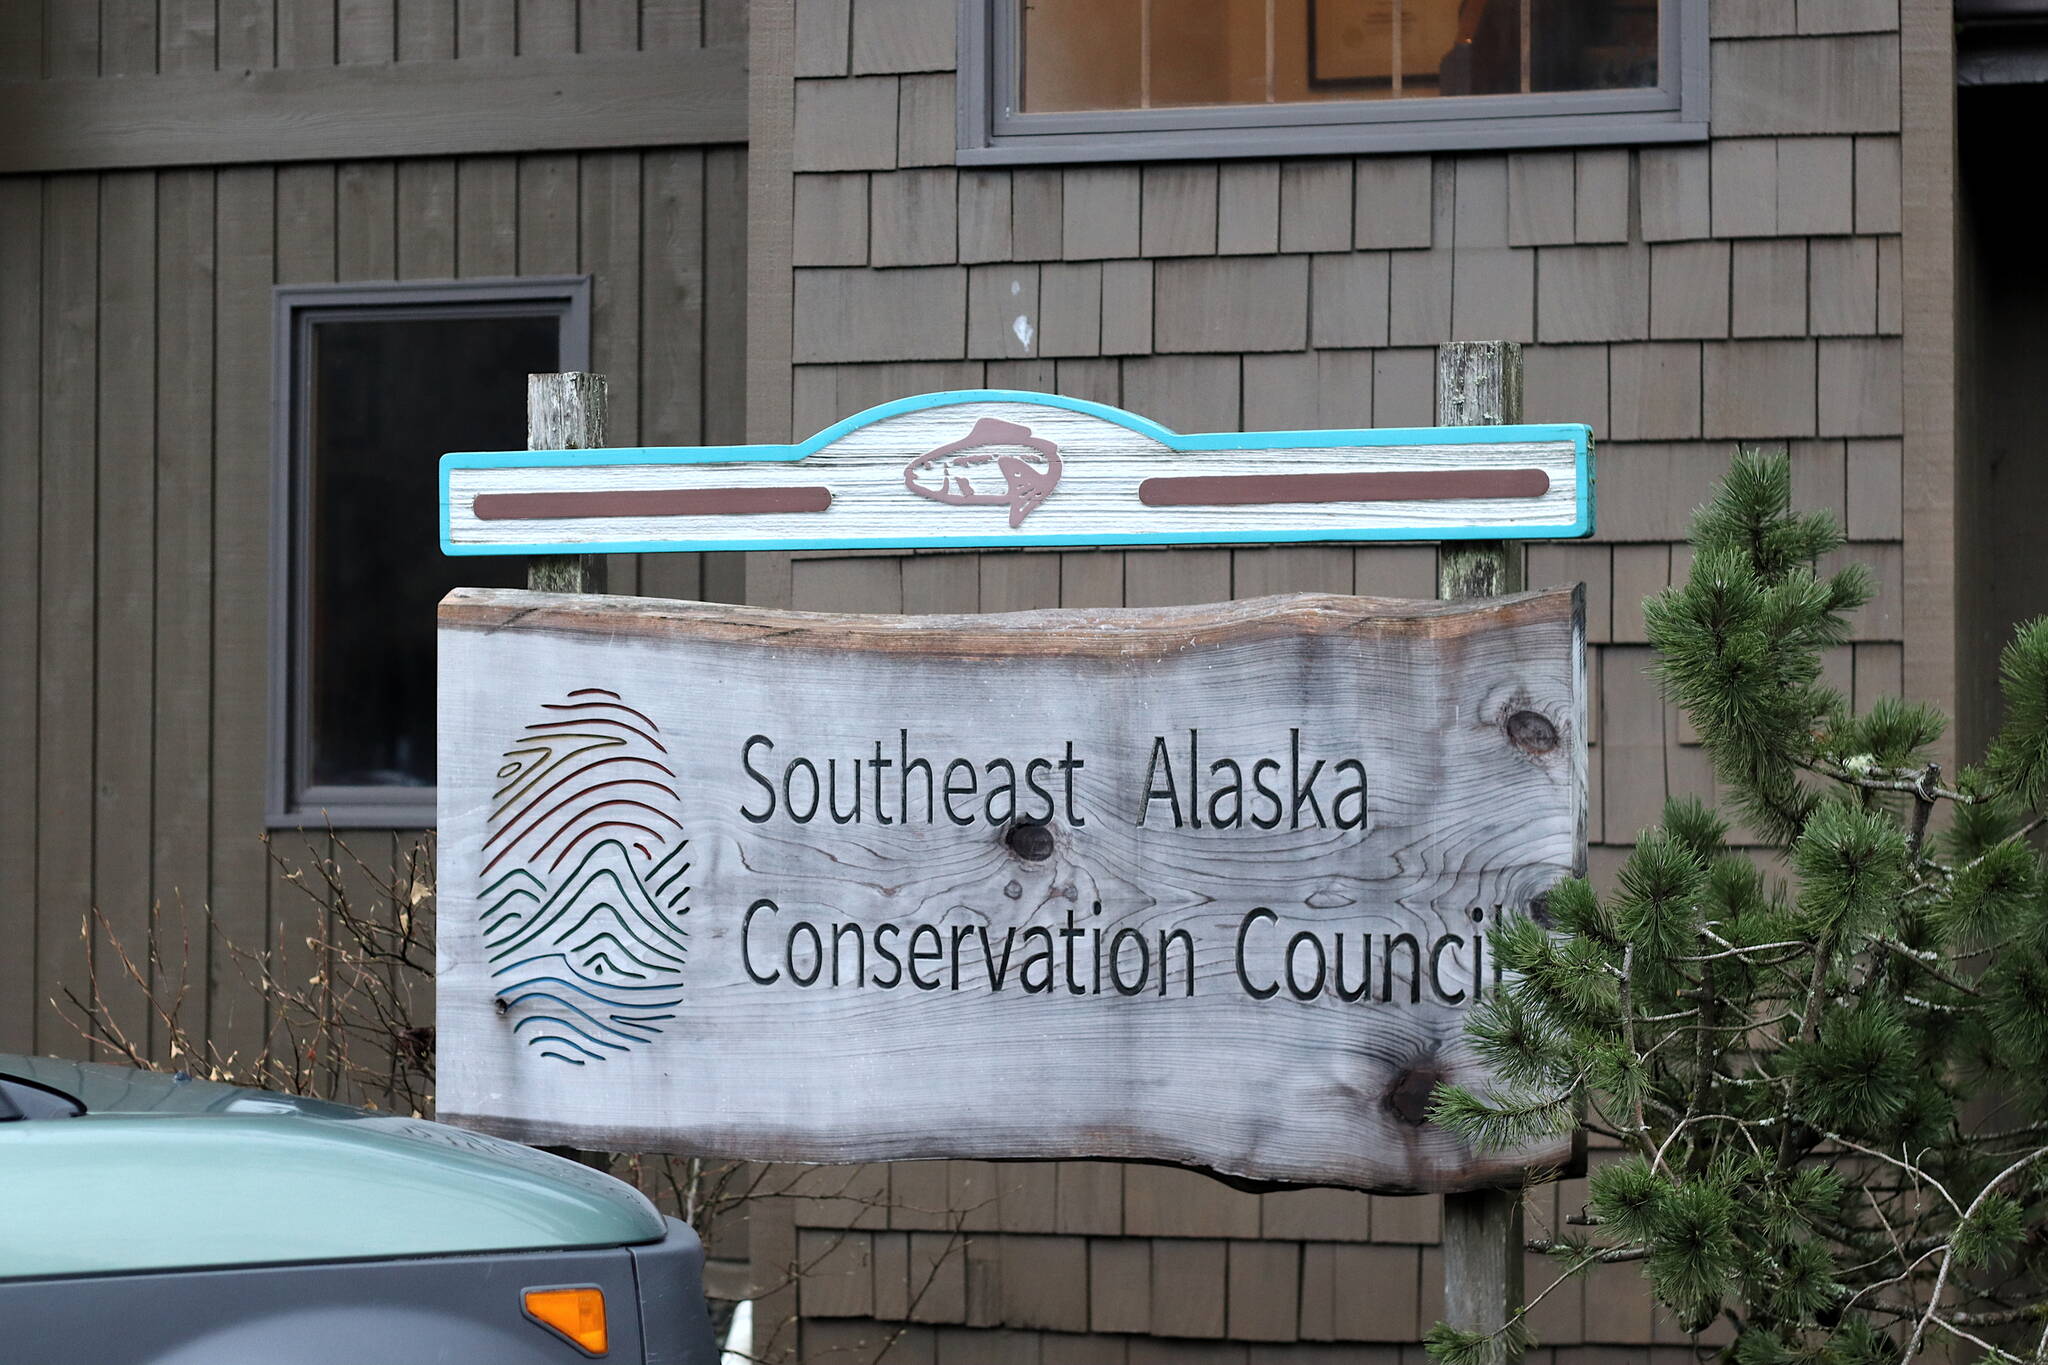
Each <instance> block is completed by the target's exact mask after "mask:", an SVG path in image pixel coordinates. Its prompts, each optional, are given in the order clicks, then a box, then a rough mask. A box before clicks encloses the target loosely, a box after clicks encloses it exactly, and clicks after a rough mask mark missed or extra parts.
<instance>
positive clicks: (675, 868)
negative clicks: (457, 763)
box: [481, 687, 690, 1066]
mask: <svg viewBox="0 0 2048 1365" xmlns="http://www.w3.org/2000/svg"><path fill="white" fill-rule="evenodd" d="M541 709H542V710H543V711H544V712H546V713H547V716H546V718H545V719H542V720H538V721H535V722H533V723H532V724H530V725H527V726H526V727H525V728H524V729H522V730H521V731H520V733H519V737H518V738H517V739H516V740H514V741H513V743H512V746H511V747H510V748H508V749H506V750H505V752H504V755H503V762H502V763H501V765H500V766H499V768H498V787H497V790H496V791H495V792H493V793H492V797H491V807H492V808H491V813H490V822H489V825H490V827H489V833H488V835H487V837H486V838H485V840H484V867H483V877H482V880H483V883H484V891H483V896H482V897H481V899H482V901H483V904H484V909H483V925H482V927H483V940H484V955H485V959H486V961H487V962H488V964H489V965H490V968H491V975H492V978H493V982H494V985H495V993H496V996H497V999H498V1007H499V1009H500V1011H501V1012H503V1013H506V1014H509V1015H511V1016H513V1024H512V1028H513V1032H514V1034H515V1036H517V1037H519V1038H520V1039H522V1040H523V1041H524V1042H525V1043H526V1044H527V1046H528V1047H531V1048H533V1049H534V1050H535V1051H536V1052H538V1053H539V1054H540V1055H541V1056H543V1057H549V1058H553V1059H554V1060H556V1061H559V1062H566V1063H568V1064H569V1065H571V1066H586V1065H588V1064H590V1063H591V1062H601V1061H604V1060H605V1059H606V1058H608V1057H615V1056H618V1055H620V1054H622V1053H625V1052H627V1051H630V1050H631V1049H633V1048H635V1047H637V1046H639V1045H640V1044H642V1043H645V1042H647V1041H648V1040H649V1039H651V1038H653V1037H655V1036H656V1035H658V1034H659V1033H660V1032H661V1031H662V1025H663V1024H664V1023H666V1022H667V1021H668V1020H671V1019H673V1018H675V1009H676V1006H678V1005H679V1004H681V1003H682V990H683V966H684V963H685V962H686V961H687V960H688V958H689V931H688V930H687V929H686V928H685V927H684V918H685V916H687V915H688V914H689V910H690V907H689V904H688V899H689V894H690V886H689V882H688V874H689V871H690V864H689V861H688V859H687V858H686V857H685V854H684V850H685V849H686V848H687V847H688V844H689V840H687V839H686V838H684V837H683V825H682V821H681V819H679V818H678V815H677V812H678V811H679V810H680V808H681V804H682V802H681V799H680V797H679V795H678V793H677V789H676V774H675V769H674V768H672V767H671V766H670V760H669V752H668V748H667V746H666V745H665V744H663V743H662V739H661V727H660V726H658V725H656V724H655V723H654V721H653V720H651V719H650V718H649V717H648V716H647V715H646V714H645V713H643V712H641V711H637V710H635V709H634V708H633V707H631V706H628V705H627V704H626V703H625V702H624V700H622V699H621V698H620V696H619V694H618V693H616V692H613V691H610V690H608V689H606V688H602V687H582V688H577V689H576V690H575V691H573V692H570V693H569V694H568V695H567V696H566V697H565V698H564V699H563V700H561V701H558V702H549V703H547V704H545V705H543V706H542V708H541Z"/></svg>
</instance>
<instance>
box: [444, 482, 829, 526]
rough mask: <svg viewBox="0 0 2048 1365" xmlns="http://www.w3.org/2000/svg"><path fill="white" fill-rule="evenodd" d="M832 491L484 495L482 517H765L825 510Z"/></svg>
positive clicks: (480, 501)
mask: <svg viewBox="0 0 2048 1365" xmlns="http://www.w3.org/2000/svg"><path fill="white" fill-rule="evenodd" d="M831 505H832V490H831V489H829V488H820V487H805V488H622V489H618V490H611V489H606V490H603V491H597V492H589V493H479V494H477V495H476V504H475V511H476V516H477V520H479V521H509V520H512V519H514V518H526V519H531V520H563V519H567V518H571V517H761V516H770V515H772V514H774V513H777V512H822V511H824V510H825V509H826V508H828V507H830V506H831Z"/></svg>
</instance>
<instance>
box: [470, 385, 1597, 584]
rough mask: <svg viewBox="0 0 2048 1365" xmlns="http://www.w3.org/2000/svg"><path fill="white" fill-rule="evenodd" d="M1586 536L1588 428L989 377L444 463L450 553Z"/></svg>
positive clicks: (1590, 512) (1590, 474)
mask: <svg viewBox="0 0 2048 1365" xmlns="http://www.w3.org/2000/svg"><path fill="white" fill-rule="evenodd" d="M1592 527H1593V465H1592V440H1591V432H1590V430H1589V429H1588V428H1587V427H1585V426H1583V425H1576V424H1565V423H1553V424H1545V425H1532V426H1507V427H1434V428H1392V429H1361V430H1342V431H1267V432H1219V433H1213V434H1207V435H1192V436H1188V435H1180V434H1177V433H1175V432H1172V431H1169V430H1167V429H1166V428H1165V427H1162V426H1160V425H1159V424H1158V423H1156V422H1153V421H1151V420H1149V419H1147V418H1144V417H1140V416H1137V415H1135V414H1133V413H1128V412H1124V411H1122V410H1120V409H1117V408H1112V407H1107V406H1105V405H1103V404H1100V403H1091V402H1087V401H1085V400H1083V399H1078V398H1066V397H1062V396H1059V395H1056V394H1043V393H1023V392H1015V391H1009V390H1001V389H974V390H963V391H958V392H951V393H929V394H923V395H920V396H917V397H914V398H904V399H899V400H897V401H895V402H893V403H885V404H883V405H881V406H880V407H875V408H870V409H869V410H868V411H866V412H862V413H858V414H856V415H854V416H852V417H849V418H847V419H845V420H844V421H842V422H839V423H836V424H835V425H833V426H830V427H828V428H826V429H825V430H824V431H821V432H819V433H818V434H817V435H816V436H813V437H811V438H810V439H809V440H807V441H801V442H798V443H796V444H794V445H787V446H706V447H633V448H620V449H605V450H556V451H509V452H498V453H476V454H452V455H447V456H444V457H443V458H442V461H441V548H442V550H443V551H444V552H446V553H448V554H451V555H470V554H503V553H505V552H507V551H518V552H524V553H528V554H595V553H606V552H619V553H631V552H648V551H657V552H658V551H683V550H806V549H853V548H873V549H919V548H935V547H963V548H964V547H1001V546H1016V547H1026V546H1044V545H1174V544H1226V543H1240V544H1242V543H1260V544H1271V543H1279V542H1288V541H1317V540H1321V541H1369V540H1459V539H1491V540H1501V539H1543V540H1555V539H1566V538H1574V537H1579V536H1585V535H1589V534H1591V532H1592Z"/></svg>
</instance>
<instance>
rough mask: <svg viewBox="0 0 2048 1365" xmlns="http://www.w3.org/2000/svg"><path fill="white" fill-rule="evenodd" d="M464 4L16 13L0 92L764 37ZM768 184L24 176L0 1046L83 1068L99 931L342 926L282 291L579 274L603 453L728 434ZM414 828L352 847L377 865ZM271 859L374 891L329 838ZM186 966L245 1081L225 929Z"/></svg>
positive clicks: (120, 998) (144, 1023) (171, 173)
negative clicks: (276, 635)
mask: <svg viewBox="0 0 2048 1365" xmlns="http://www.w3.org/2000/svg"><path fill="white" fill-rule="evenodd" d="M102 8H104V11H105V16H106V22H105V24H104V26H102V24H101V19H100V11H101V10H102ZM159 8H160V9H161V19H160V21H159ZM459 9H460V19H459V22H458V7H457V6H456V5H454V4H453V3H450V2H448V0H444V2H443V3H440V4H434V3H428V2H426V0H405V3H404V4H402V5H401V4H399V3H397V0H365V2H364V3H351V4H347V5H342V6H339V7H337V6H336V5H334V4H333V3H332V2H331V0H321V2H320V3H317V4H300V3H293V2H292V0H280V2H279V3H277V4H275V5H273V4H271V3H269V0H263V2H262V3H238V2H237V0H219V3H218V4H217V5H216V4H215V3H213V2H212V0H203V2H201V3H171V2H170V0H166V3H165V4H163V5H162V6H161V7H159V6H156V5H153V4H126V3H123V4H119V5H107V6H104V7H101V6H96V5H93V4H88V3H73V0H51V3H49V4H47V5H44V4H41V3H34V2H33V0H31V2H29V3H24V0H0V80H5V79H14V80H35V79H38V78H41V77H45V76H47V77H66V76H81V77H91V76H95V75H104V76H109V77H111V76H115V75H123V74H126V76H127V78H128V79H134V80H145V79H150V78H151V74H150V73H152V72H155V71H158V70H162V71H164V72H170V71H173V70H183V69H190V68H192V67H195V66H196V67H201V68H204V67H209V66H211V65H213V64H214V63H215V62H216V61H217V62H218V63H219V65H220V67H221V68H223V69H228V70H232V69H238V68H240V67H243V66H249V65H256V66H268V65H271V64H272V63H273V62H275V63H277V64H280V65H286V66H310V65H319V64H327V63H333V62H335V61H337V60H340V61H343V62H349V61H365V62H370V61H386V60H390V59H391V58H392V56H393V55H394V53H395V54H396V55H397V56H398V57H400V58H402V59H404V60H407V61H412V60H415V59H418V60H422V61H431V60H435V59H451V58H455V57H456V55H457V53H458V52H459V53H461V54H463V55H464V56H475V55H486V56H488V55H510V54H512V53H513V52H514V51H515V50H517V51H519V52H540V51H575V50H577V44H578V43H579V42H580V43H581V50H583V51H591V52H595V51H599V50H602V49H604V48H606V47H607V46H608V45H613V44H624V45H627V46H631V45H633V44H635V43H644V44H646V45H647V46H648V47H650V48H664V47H666V48H693V47H697V46H700V45H702V44H704V42H705V41H706V39H707V37H708V38H710V39H711V40H712V41H714V42H717V41H725V42H731V41H734V40H735V39H737V38H740V37H742V36H743V33H744V18H745V15H744V10H743V9H742V8H741V7H740V6H738V5H737V4H729V3H728V4H717V3H713V4H711V5H710V7H709V11H708V12H706V11H705V10H703V9H700V7H699V6H698V5H697V4H696V3H695V0H644V3H641V0H626V3H623V4H620V3H607V2H606V0H582V3H581V4H580V5H579V4H577V3H575V0H557V2H555V3H525V4H519V5H517V6H514V5H513V4H512V3H511V2H510V0H505V2H504V3H500V4H481V3H471V4H464V5H462V6H460V7H459ZM338 16H339V18H338ZM6 136H7V133H6V130H5V129H4V128H0V139H5V137H6ZM375 151H376V149H375V148H374V147H365V149H364V154H365V156H366V157H374V155H375ZM745 177H746V153H745V149H744V148H741V147H731V146H724V147H709V148H706V147H665V148H620V149H617V150H608V151H595V152H584V153H559V154H545V155H531V156H456V157H445V158H424V159H409V160H395V161H394V160H378V159H366V160H360V161H346V162H339V163H327V162H314V163H302V164H294V165H289V166H278V167H274V166H268V165H249V166H230V167H224V168H219V169H215V168H211V167H207V168H200V169H180V170H166V171H155V170H147V169H143V170H134V171H119V172H111V173H74V174H50V175H33V176H0V583H5V584H6V591H5V592H4V593H0V753H4V754H5V757H4V758H0V886H5V887H7V888H8V895H7V898H6V900H5V901H4V903H0V943H4V944H5V945H6V946H5V947H4V948H0V1051H5V1050H14V1049H20V1050H35V1051H50V1052H62V1053H68V1054H73V1055H80V1054H82V1053H83V1051H84V1045H83V1043H82V1041H81V1040H80V1038H79V1037H78V1035H77V1033H76V1031H75V1030H74V1028H73V1026H72V1025H71V1024H70V1023H68V1022H66V1021H65V1019H64V1018H63V1017H62V1016H61V1015H60V1013H59V1012H58V1010H56V1009H55V1008H53V1007H52V1006H51V1004H50V1001H51V999H52V998H53V997H57V996H59V995H60V993H61V992H62V991H63V990H64V989H65V988H67V987H68V988H70V989H72V990H75V991H79V990H83V989H84V988H85V985H84V983H85V981H86V977H87V965H88V964H87V950H86V948H85V946H84V944H83V943H82V942H81V939H80V935H79V925H80V921H81V919H82V917H83V916H84V915H85V914H86V912H87V910H88V908H90V907H94V906H97V907H98V908H99V909H100V910H101V911H103V912H104V913H105V915H106V916H107V918H108V920H109V921H110V922H111V923H112V925H113V926H114V927H115V929H116V930H117V931H118V932H119V933H120V934H121V935H122V936H123V937H124V938H125V939H126V940H127V941H128V942H129V943H131V944H134V945H139V944H140V943H141V941H142V940H143V938H144V937H145V935H146V932H147V925H148V921H149V915H150V910H151V906H152V905H161V906H162V907H164V909H165V910H166V912H167V913H169V914H171V915H172V916H173V917H174V916H175V912H176V909H177V907H178V906H179V905H180V904H181V903H182V904H183V905H184V906H185V907H188V908H189V909H190V910H191V911H192V920H193V923H194V925H195V927H196V926H197V923H198V910H199V908H200V907H201V906H202V905H206V906H210V907H211V909H212V911H213V913H214V914H215V916H216V917H217V920H218V923H219V925H220V927H221V931H222V933H223V934H225V935H228V936H230V937H232V938H233V939H234V940H235V941H236V942H238V943H239V944H241V945H243V946H246V947H260V946H262V945H263V944H265V943H273V944H279V945H286V946H290V947H296V946H297V945H299V944H301V943H302V942H303V940H304V938H305V936H306V934H307V933H308V932H309V930H310V928H311V927H312V923H313V919H312V917H313V916H315V915H316V914H317V913H318V912H317V910H316V909H315V908H314V906H313V903H312V902H311V901H310V900H309V899H308V898H307V897H306V896H305V895H304V894H303V892H302V891H301V890H300V889H299V888H298V887H296V886H294V885H290V884H287V883H285V882H283V881H282V880H280V879H279V877H278V876H277V875H276V874H275V873H274V872H273V870H272V869H271V868H270V866H269V865H268V863H267V860H266V855H265V848H264V845H263V843H262V836H263V834H264V829H263V814H262V812H263V778H264V771H265V769H264V764H265V754H264V742H265V740H264V736H265V733H266V717H265V709H264V708H265V705H266V702H265V697H266V678H267V670H268V668H269V659H270V652H269V648H268V631H269V621H268V616H267V610H268V603H269V600H270V587H269V583H268V574H269V537H270V526H269V524H268V516H269V511H268V509H269V503H270V491H269V490H270V477H271V459H272V455H271V437H272V429H271V421H272V414H271V411H270V395H271V383H270V368H271V327H272V309H271V288H272V286H273V285H275V284H297V283H317V282H327V281H350V280H411V279H418V280H436V279H449V278H476V277H505V276H519V275H560V274H575V273H587V274H589V275H591V276H592V278H593V300H594V303H593V311H592V322H591V329H592V338H591V341H592V363H593V365H594V367H595V368H596V369H598V370H600V371H602V372H604V373H605V374H607V375H608V376H609V377H610V380H611V394H612V399H611V416H610V429H611V433H612V438H613V439H614V440H616V441H619V442H622V443H633V442H638V441H649V442H676V443H684V444H692V443H697V442H702V441H729V440H735V439H738V438H739V436H740V427H741V421H742V414H743V405H742V398H741V386H742V384H743V382H744V380H743V374H742V366H743V356H744V344H745V342H744V338H745V313H744V307H743V305H742V303H741V299H742V296H743V292H744V283H743V282H744V279H745V267H744V261H745V249H746V243H745V240H744V230H745V186H746V181H745ZM701 568H702V566H701V563H700V561H699V559H698V558H697V557H695V556H674V557H668V558H665V559H661V560H649V561H648V562H647V563H646V564H645V565H644V566H643V565H641V564H640V563H638V562H637V561H635V560H632V559H622V560H621V562H619V563H618V564H617V565H615V566H614V572H613V579H612V581H613V583H614V585H615V590H616V591H624V592H633V591H646V592H649V593H654V594H658V595H666V596H680V597H688V596H696V595H699V593H700V590H701V586H702V577H701ZM412 837H413V836H411V835H409V834H408V833H406V832H404V831H351V832H350V833H348V834H347V835H346V836H345V838H346V842H347V844H348V846H349V848H350V849H352V850H353V851H354V853H355V854H356V855H357V856H360V857H361V858H362V859H363V860H364V861H365V862H367V863H369V864H371V865H372V866H373V867H377V866H382V865H385V864H388V863H389V861H390V860H391V859H392V857H393V856H394V854H400V853H402V852H403V851H404V849H405V848H406V847H407V846H409V844H410V843H411V842H412ZM277 847H278V849H279V851H280V852H281V853H283V854H285V855H286V856H288V857H291V858H293V859H295V860H296V861H299V862H301V863H303V862H306V861H307V860H308V859H309V858H319V857H327V856H335V857H336V858H337V860H338V861H340V862H341V863H342V865H343V867H344V870H345V875H346V876H347V877H348V878H349V879H351V880H353V881H355V882H357V883H358V884H360V883H361V882H362V881H364V880H366V879H367V874H358V872H357V871H355V870H354V869H353V868H352V867H351V866H350V862H349V860H348V859H347V858H343V857H341V856H340V855H339V853H338V851H337V850H332V849H330V845H329V841H328V836H327V835H326V834H325V833H324V832H313V833H310V834H307V835H303V836H302V835H301V834H299V833H298V832H297V831H284V832H280V833H279V834H278V836H277ZM100 956H101V961H100V963H99V964H98V965H99V968H100V976H101V979H102V980H103V981H106V982H108V983H109V984H108V986H107V989H106V993H105V998H106V999H107V1001H108V1003H109V1004H110V1005H111V1006H112V1007H113V1008H114V1009H115V1010H116V1011H117V1017H118V1018H120V1019H121V1020H122V1021H123V1023H124V1024H125V1025H126V1026H127V1027H128V1028H129V1029H130V1030H131V1031H132V1033H133V1034H134V1036H135V1037H136V1039H137V1041H138V1043H140V1044H141V1045H142V1046H144V1047H146V1048H147V1049H148V1050H150V1051H152V1052H154V1053H156V1054H158V1055H161V1054H162V1052H163V1050H164V1048H165V1046H166V1043H165V1038H164V1031H163V1030H162V1029H161V1028H156V1027H153V1026H152V1024H151V1023H150V1021H149V1020H148V1019H147V1018H146V1017H145V1011H144V1010H143V1009H142V998H141V992H140V991H139V989H136V988H133V987H132V986H129V985H127V984H126V983H122V982H119V981H118V980H116V979H115V978H116V977H117V976H118V966H117V964H115V963H113V962H112V961H111V960H109V959H108V956H107V954H106V953H105V952H104V951H102V952H101V954H100ZM193 967H194V970H195V973H196V976H195V979H194V982H193V985H192V991H191V996H190V999H189V1000H188V1002H187V1006H186V1009H187V1011H188V1015H187V1017H188V1019H196V1020H202V1021H206V1022H208V1023H209V1024H210V1030H211V1032H212V1034H213V1036H214V1037H215V1038H216V1040H217V1041H218V1042H220V1043H221V1044H222V1045H223V1046H225V1047H229V1048H236V1049H241V1050H242V1051H243V1053H244V1055H247V1053H248V1052H249V1051H251V1050H253V1048H254V1047H255V1046H256V1045H257V1044H258V1043H259V1042H260V1040H261V1039H262V1038H263V1037H264V1029H265V1023H266V1021H265V1020H264V1018H263V1017H262V1011H261V1009H260V1007H259V1006H258V1005H257V1004H256V1001H255V998H254V995H253V992H251V991H250V990H249V988H248V987H247V986H246V984H245V983H244V982H243V981H242V979H241V977H240V975H239V974H238V972H237V971H236V969H235V968H234V967H233V965H232V964H231V963H230V961H229V960H228V956H227V954H226V953H225V952H224V951H221V950H220V948H219V945H217V944H209V943H208V942H207V941H206V939H205V936H204V934H203V933H202V934H201V935H200V936H199V941H198V942H197V943H196V944H195V945H194V963H193ZM209 972H210V976H209Z"/></svg>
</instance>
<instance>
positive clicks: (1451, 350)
mask: <svg viewBox="0 0 2048 1365" xmlns="http://www.w3.org/2000/svg"><path fill="white" fill-rule="evenodd" d="M1436 420H1437V425H1438V426H1445V427H1499V426H1512V425H1514V424H1515V423H1517V422H1520V421H1521V420H1522V348H1521V346H1520V345H1519V344H1518V343H1516V342H1512V341H1451V342H1446V343H1444V344H1443V345H1442V346H1439V347H1438V348H1437V353H1436ZM1528 562H1529V561H1528V556H1527V554H1526V553H1525V552H1524V551H1523V548H1522V545H1521V542H1519V541H1502V540H1461V541H1448V542H1446V543H1444V544H1442V545H1440V546H1438V547H1437V556H1436V584H1437V588H1436V595H1437V596H1438V597H1440V598H1442V599H1444V600H1445V601H1455V600H1456V599H1458V598H1462V597H1499V596H1500V595H1501V594H1503V593H1510V592H1520V591H1521V590H1522V589H1523V588H1524V587H1526V586H1527V585H1528V578H1529V574H1528Z"/></svg>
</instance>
